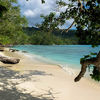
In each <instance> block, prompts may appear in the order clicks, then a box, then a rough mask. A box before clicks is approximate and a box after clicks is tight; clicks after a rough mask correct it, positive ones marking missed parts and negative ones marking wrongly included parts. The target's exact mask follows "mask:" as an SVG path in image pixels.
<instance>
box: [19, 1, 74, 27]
mask: <svg viewBox="0 0 100 100" xmlns="http://www.w3.org/2000/svg"><path fill="white" fill-rule="evenodd" d="M65 1H67V2H68V0H65ZM55 2H56V0H45V4H42V3H41V0H28V1H27V0H18V4H19V5H20V9H21V15H24V16H25V17H26V18H27V19H28V23H29V26H31V27H32V26H33V27H34V26H35V24H40V23H41V22H42V21H43V19H42V18H41V17H40V15H41V14H44V15H48V14H49V13H50V12H52V11H54V10H55V8H56V5H55ZM62 10H63V11H64V10H65V8H63V9H62ZM72 22H73V20H72V19H71V20H68V21H67V22H66V24H65V25H64V26H62V27H60V28H67V27H68V26H70V24H71V23H72ZM73 29H74V27H73Z"/></svg>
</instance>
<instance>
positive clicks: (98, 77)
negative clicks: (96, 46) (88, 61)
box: [90, 66, 100, 81]
mask: <svg viewBox="0 0 100 100" xmlns="http://www.w3.org/2000/svg"><path fill="white" fill-rule="evenodd" d="M90 76H91V78H92V79H94V80H96V81H100V72H99V71H98V69H97V68H96V67H95V66H94V67H93V72H92V74H90Z"/></svg>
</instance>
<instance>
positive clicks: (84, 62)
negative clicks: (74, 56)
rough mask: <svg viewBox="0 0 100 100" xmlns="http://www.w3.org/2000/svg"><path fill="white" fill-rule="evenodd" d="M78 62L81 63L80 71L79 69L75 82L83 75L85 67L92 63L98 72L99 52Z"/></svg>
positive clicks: (99, 63)
mask: <svg viewBox="0 0 100 100" xmlns="http://www.w3.org/2000/svg"><path fill="white" fill-rule="evenodd" d="M80 63H81V65H82V67H81V71H80V73H79V75H78V76H77V77H76V78H75V79H74V81H75V82H77V81H79V80H80V79H81V78H82V77H83V76H84V74H85V72H86V69H87V67H88V66H89V65H91V64H92V65H94V66H95V67H96V68H97V69H98V71H99V72H100V52H99V53H98V54H97V56H96V57H93V58H90V59H86V60H84V61H81V62H80Z"/></svg>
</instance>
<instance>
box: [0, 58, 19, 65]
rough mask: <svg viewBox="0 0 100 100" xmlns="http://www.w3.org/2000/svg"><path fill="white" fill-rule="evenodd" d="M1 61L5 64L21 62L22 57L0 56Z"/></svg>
mask: <svg viewBox="0 0 100 100" xmlns="http://www.w3.org/2000/svg"><path fill="white" fill-rule="evenodd" d="M0 61H1V62H2V63H4V64H17V63H19V61H20V59H16V58H11V57H4V56H0Z"/></svg>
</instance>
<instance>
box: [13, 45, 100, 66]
mask: <svg viewBox="0 0 100 100" xmlns="http://www.w3.org/2000/svg"><path fill="white" fill-rule="evenodd" d="M13 48H15V49H18V50H22V51H23V50H24V51H27V52H28V53H30V54H35V55H39V56H41V57H42V58H45V60H48V61H49V60H50V61H52V62H55V63H56V64H60V65H64V66H65V65H67V66H69V67H72V68H79V67H80V58H82V57H83V56H84V55H87V54H89V53H90V52H98V51H99V50H100V47H96V48H92V47H91V46H90V45H49V46H48V45H17V46H14V47H13Z"/></svg>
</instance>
